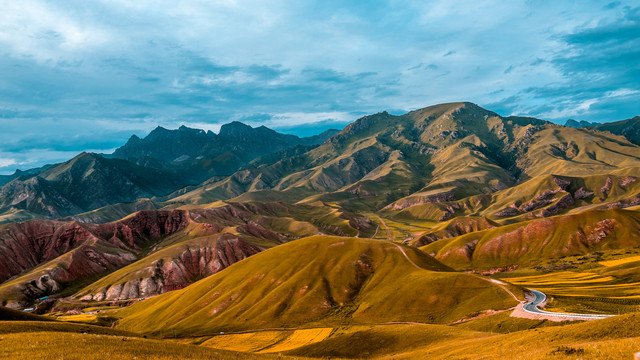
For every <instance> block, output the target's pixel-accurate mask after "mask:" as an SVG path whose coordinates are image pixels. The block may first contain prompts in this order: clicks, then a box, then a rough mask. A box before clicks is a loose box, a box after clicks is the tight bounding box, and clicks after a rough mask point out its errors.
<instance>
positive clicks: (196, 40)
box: [0, 0, 640, 173]
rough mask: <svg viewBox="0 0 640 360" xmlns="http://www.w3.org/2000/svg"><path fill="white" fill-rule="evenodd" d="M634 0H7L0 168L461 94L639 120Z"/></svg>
mask: <svg viewBox="0 0 640 360" xmlns="http://www.w3.org/2000/svg"><path fill="white" fill-rule="evenodd" d="M639 59H640V7H639V6H638V3H637V2H633V1H613V2H612V1H587V0H585V1H562V0H557V1H536V0H512V1H504V0H500V1H482V0H477V1H461V0H436V1H331V0H329V1H326V0H325V1H281V0H272V1H233V0H225V1H174V0H172V1H162V0H159V1H158V0H156V1H145V0H136V1H129V0H109V1H106V0H105V1H30V0H21V1H2V2H1V3H0V69H1V70H0V71H2V73H1V76H0V173H11V172H13V171H14V170H15V169H16V168H21V169H26V168H31V167H34V166H38V165H41V164H44V163H49V162H56V161H62V160H65V159H68V158H70V157H72V156H74V155H75V154H77V153H78V152H80V151H83V150H90V151H99V152H105V151H107V152H108V151H111V150H112V149H113V148H115V147H117V146H119V145H121V144H122V143H124V142H125V141H126V140H127V138H128V137H129V136H130V135H131V134H137V135H140V136H143V135H145V134H146V133H148V132H149V131H150V130H151V129H153V128H154V127H156V126H157V125H162V126H165V127H168V128H176V127H178V126H180V125H187V126H191V127H197V128H204V129H210V130H213V131H217V129H219V127H220V125H221V124H223V123H226V122H229V121H233V120H239V121H243V122H246V123H249V124H251V125H262V124H263V125H266V126H268V127H271V128H274V129H277V130H280V131H284V132H290V133H296V134H300V135H308V134H311V133H316V132H319V131H321V130H322V129H325V128H328V127H341V126H344V124H346V123H348V122H351V121H353V120H355V119H356V118H358V117H359V116H362V115H365V114H369V113H374V112H378V111H382V110H388V111H390V112H392V113H403V112H405V111H408V110H412V109H416V108H420V107H424V106H428V105H433V104H437V103H442V102H450V101H461V100H464V101H472V102H475V103H477V104H479V105H481V106H483V107H485V108H488V109H490V110H493V111H496V112H498V113H500V114H502V115H511V114H515V115H529V116H535V117H539V118H544V119H548V120H552V121H556V122H564V121H565V120H566V119H568V118H575V119H581V120H589V121H600V122H602V121H612V120H621V119H626V118H630V117H633V116H635V115H640V105H639V104H640V61H638V60H639Z"/></svg>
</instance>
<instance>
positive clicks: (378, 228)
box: [371, 224, 380, 239]
mask: <svg viewBox="0 0 640 360" xmlns="http://www.w3.org/2000/svg"><path fill="white" fill-rule="evenodd" d="M376 225H378V227H377V228H376V232H374V233H373V235H372V236H371V238H372V239H375V238H376V236H377V235H378V231H380V224H376Z"/></svg>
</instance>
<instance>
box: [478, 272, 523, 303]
mask: <svg viewBox="0 0 640 360" xmlns="http://www.w3.org/2000/svg"><path fill="white" fill-rule="evenodd" d="M473 276H475V277H477V278H478V279H482V280H484V281H488V282H490V283H492V284H494V285H498V286H500V288H502V290H504V291H506V292H507V294H509V295H511V297H512V298H514V299H515V301H517V302H519V303H523V302H524V301H522V300H520V299H518V297H517V296H516V295H515V294H514V293H513V292H511V290H509V289H508V288H507V287H506V286H505V285H506V284H505V283H503V282H502V281H500V280H496V279H490V278H487V277H484V276H480V275H476V274H473Z"/></svg>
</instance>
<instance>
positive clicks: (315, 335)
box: [259, 328, 333, 353]
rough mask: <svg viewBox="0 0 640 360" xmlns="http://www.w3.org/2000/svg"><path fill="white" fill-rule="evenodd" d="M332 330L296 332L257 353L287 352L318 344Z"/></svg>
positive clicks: (320, 329)
mask: <svg viewBox="0 0 640 360" xmlns="http://www.w3.org/2000/svg"><path fill="white" fill-rule="evenodd" d="M332 331H333V328H318V329H303V330H296V331H294V332H293V334H291V335H290V336H289V337H287V338H286V339H284V340H283V341H280V342H278V343H276V344H275V345H273V346H271V347H270V348H268V349H265V350H262V351H259V352H260V353H274V352H281V351H288V350H293V349H297V348H299V347H303V346H305V345H310V344H314V343H317V342H320V341H322V340H324V339H326V338H328V337H329V335H331V332H332Z"/></svg>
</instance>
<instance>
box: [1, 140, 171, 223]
mask: <svg viewBox="0 0 640 360" xmlns="http://www.w3.org/2000/svg"><path fill="white" fill-rule="evenodd" d="M179 186H180V181H179V180H178V179H176V178H175V176H174V175H172V174H169V173H166V172H163V171H161V170H157V169H151V168H146V167H142V166H139V165H136V164H133V163H131V162H129V161H125V160H121V159H107V158H104V157H103V156H101V155H98V154H92V153H81V154H80V155H78V156H76V157H75V158H73V159H71V160H69V161H67V162H64V163H61V164H57V165H54V166H51V167H49V168H47V169H46V170H44V171H41V172H38V173H37V175H35V176H31V177H28V176H25V177H18V178H16V179H14V180H13V181H11V182H9V183H7V184H5V185H4V186H2V188H0V213H2V214H4V216H5V217H9V219H11V217H14V218H15V219H16V220H21V219H28V218H32V217H47V218H57V217H62V216H68V215H73V214H77V213H81V212H85V211H89V210H93V209H96V208H99V207H102V206H105V205H109V204H114V203H119V202H131V201H134V200H136V199H138V198H144V197H152V196H156V195H164V194H167V193H169V192H171V191H174V190H175V189H176V188H178V187H179Z"/></svg>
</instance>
